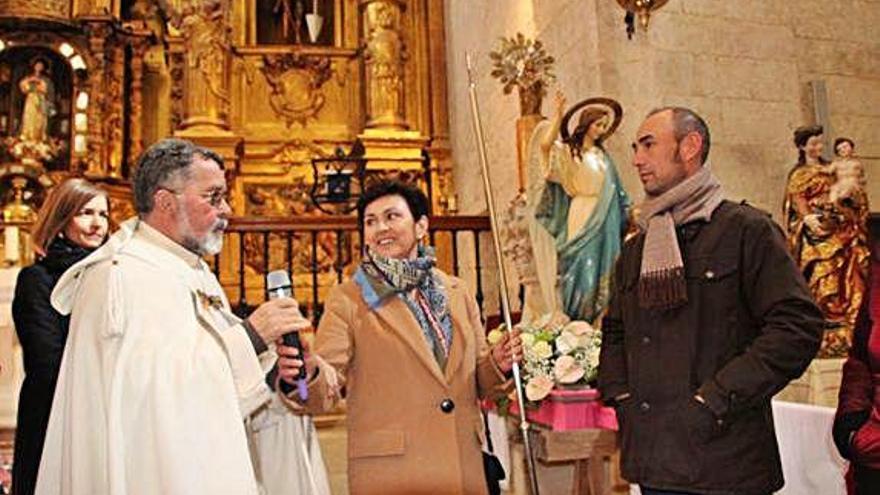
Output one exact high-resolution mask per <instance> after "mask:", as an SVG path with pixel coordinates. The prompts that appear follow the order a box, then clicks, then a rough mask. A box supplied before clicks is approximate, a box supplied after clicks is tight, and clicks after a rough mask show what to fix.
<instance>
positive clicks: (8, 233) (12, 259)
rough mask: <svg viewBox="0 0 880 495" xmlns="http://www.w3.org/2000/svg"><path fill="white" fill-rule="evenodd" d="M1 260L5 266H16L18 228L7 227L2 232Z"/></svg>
mask: <svg viewBox="0 0 880 495" xmlns="http://www.w3.org/2000/svg"><path fill="white" fill-rule="evenodd" d="M3 241H4V244H5V245H4V246H3V260H4V261H5V262H6V263H7V264H12V265H16V264H18V258H19V252H18V251H19V249H18V227H15V226H9V227H6V229H4V230H3Z"/></svg>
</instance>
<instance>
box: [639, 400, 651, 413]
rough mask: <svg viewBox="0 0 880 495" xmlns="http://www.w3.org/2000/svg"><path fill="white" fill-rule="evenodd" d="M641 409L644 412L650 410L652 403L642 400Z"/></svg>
mask: <svg viewBox="0 0 880 495" xmlns="http://www.w3.org/2000/svg"><path fill="white" fill-rule="evenodd" d="M639 409H640V410H641V411H642V412H648V411H650V410H651V404H648V403H647V402H642V403H641V404H639Z"/></svg>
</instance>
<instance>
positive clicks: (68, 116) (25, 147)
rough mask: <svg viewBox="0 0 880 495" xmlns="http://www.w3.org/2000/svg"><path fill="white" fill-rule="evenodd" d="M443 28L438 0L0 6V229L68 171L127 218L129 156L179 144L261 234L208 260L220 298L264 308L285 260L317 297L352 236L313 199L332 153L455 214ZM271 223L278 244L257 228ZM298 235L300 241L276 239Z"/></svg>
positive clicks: (132, 159)
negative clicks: (0, 212) (214, 171)
mask: <svg viewBox="0 0 880 495" xmlns="http://www.w3.org/2000/svg"><path fill="white" fill-rule="evenodd" d="M443 25H444V20H443V5H442V1H441V0H0V176H2V178H0V195H2V196H0V197H2V201H3V204H4V219H5V221H6V225H14V224H15V223H16V222H26V221H27V220H29V219H32V217H33V214H34V213H33V212H34V211H36V210H37V209H38V207H39V204H40V202H41V201H42V198H43V197H44V195H45V191H46V190H47V188H50V187H51V186H52V185H53V184H55V183H57V182H58V181H59V180H62V179H63V178H64V177H66V176H70V175H83V176H85V177H87V178H89V179H92V180H94V181H96V182H100V183H102V184H103V185H104V186H105V187H106V188H107V189H108V190H109V191H110V192H111V196H112V208H113V215H112V216H113V219H114V220H115V221H119V220H121V219H124V218H127V217H129V216H130V215H131V214H132V213H133V208H132V206H131V202H130V182H129V178H130V177H131V174H132V171H133V168H134V166H135V164H136V160H137V157H138V156H139V154H140V153H141V151H142V150H143V149H144V148H145V147H146V146H148V145H149V144H150V143H153V142H155V141H156V140H158V139H160V138H163V137H166V136H179V137H183V138H186V139H190V140H192V141H194V142H196V143H199V144H202V145H205V146H208V147H211V148H213V149H215V150H216V151H218V152H219V153H220V154H221V155H222V156H223V157H224V158H225V165H226V169H227V175H228V178H229V184H230V189H231V204H232V208H233V210H234V215H235V216H236V217H237V218H239V219H243V224H244V225H246V228H245V230H248V229H250V231H252V232H251V233H256V234H259V233H260V232H263V233H264V234H265V235H262V236H261V235H253V236H251V235H249V234H246V233H244V231H242V232H240V233H239V234H240V235H238V236H230V238H229V239H228V240H229V242H227V246H226V248H225V250H224V253H223V255H221V256H220V257H218V258H216V259H215V263H218V266H217V267H216V269H217V271H218V274H219V275H220V278H221V281H222V282H223V283H224V285H226V286H227V287H228V288H229V289H230V296H231V299H233V300H235V299H236V298H237V297H238V295H237V294H240V293H241V289H245V291H244V292H245V293H246V298H247V299H248V300H250V299H251V298H252V297H251V294H250V292H251V290H249V288H251V287H253V288H254V289H255V290H254V292H255V294H254V296H253V298H254V299H255V300H256V298H258V297H260V298H261V295H262V294H261V292H262V291H256V288H257V287H262V273H263V272H264V270H265V269H274V268H279V267H281V266H276V265H279V264H281V265H284V264H285V263H286V264H287V265H288V267H289V268H295V267H294V266H292V265H294V264H298V263H299V264H304V265H311V266H310V268H312V269H317V271H318V272H320V273H318V274H317V275H314V274H312V273H308V275H306V274H302V275H297V276H302V277H306V278H308V279H309V280H306V281H305V282H304V283H305V284H306V285H313V286H316V287H317V286H320V287H322V288H323V287H325V286H329V285H332V283H334V282H335V280H336V278H339V277H340V276H341V273H342V269H341V267H342V265H343V264H344V263H345V262H347V261H351V260H350V259H342V258H345V257H344V256H342V253H341V252H340V250H339V248H342V247H345V250H346V251H347V252H356V251H357V246H352V244H354V243H356V242H359V241H357V240H356V239H355V237H356V236H354V235H349V234H351V232H349V231H346V232H343V227H345V229H350V227H351V225H352V223H351V222H350V218H349V219H348V220H349V221H347V222H346V221H342V222H341V223H340V220H339V215H333V213H334V211H330V212H329V213H328V212H327V211H326V209H322V208H320V205H319V204H318V203H316V202H315V201H314V200H313V198H314V196H315V195H314V189H315V188H313V187H312V186H313V185H314V184H315V183H316V181H320V180H321V177H324V178H325V179H326V176H327V174H333V173H335V172H339V170H335V171H334V170H329V169H327V170H324V169H321V167H325V166H328V164H333V163H334V160H335V157H340V158H343V157H344V158H348V159H349V162H353V163H355V165H356V167H357V168H358V171H359V173H360V174H361V175H360V176H359V177H362V178H363V177H366V178H370V177H375V176H378V175H382V176H388V175H393V176H399V177H402V178H404V179H406V180H411V181H416V182H418V183H420V184H421V185H422V186H423V187H424V188H425V189H427V190H428V191H429V193H430V195H431V196H432V202H433V207H434V211H435V213H441V214H442V213H447V212H448V210H449V209H450V208H449V207H450V206H451V207H452V209H454V194H453V191H454V189H453V185H452V183H451V176H452V174H451V163H450V152H449V140H448V134H449V132H448V122H447V102H446V74H445V53H444V44H445V41H444V34H443V33H444V26H443ZM352 157H353V158H352ZM343 161H344V160H343ZM330 168H332V167H330ZM450 198H452V199H450ZM337 212H338V211H337ZM271 219H275V220H271ZM282 220H283V221H288V222H293V224H292V225H293V226H291V225H288V227H287V232H288V235H287V239H285V238H284V235H282V234H283V232H281V233H280V234H279V233H278V232H276V231H275V230H273V232H272V233H271V234H268V233H265V230H266V229H268V228H270V227H266V225H267V223H266V222H269V224H271V222H272V221H276V222H277V221H282ZM322 222H324V223H326V224H327V225H330V226H331V228H332V226H333V225H336V227H337V228H336V231H335V235H333V236H328V233H327V232H317V230H316V229H317V227H315V224H317V225H320V224H321V223H322ZM233 223H235V222H233ZM306 224H308V225H310V227H308V228H306V230H307V231H308V232H305V233H306V234H310V235H311V238H309V235H306V236H305V237H302V236H298V235H292V234H291V232H293V231H294V230H295V229H294V227H296V228H299V227H300V226H303V225H306ZM271 228H272V229H274V227H271ZM261 229H262V230H261ZM309 229H312V230H309ZM282 230H283V229H282ZM242 244H243V245H244V246H242ZM309 244H311V250H310V249H308V248H309ZM300 245H302V247H304V248H305V249H302V250H301V251H303V253H305V254H303V256H300V253H299V252H298V251H300V250H298V249H297V248H298V247H300ZM241 247H244V249H240V248H241ZM22 251H26V250H25V249H22ZM238 253H245V254H243V255H241V256H239V254H238ZM287 253H290V255H289V256H288V255H287ZM309 253H311V254H309ZM7 257H9V256H8V255H7ZM242 258H243V259H242ZM267 258H270V259H271V260H272V261H271V262H270V259H267ZM276 258H277V261H276ZM334 266H335V268H336V269H335V272H336V273H334V270H333V269H332V268H333V267H334ZM293 271H294V272H296V270H295V269H294V270H293ZM307 271H308V270H307ZM325 279H326V280H325ZM294 283H295V285H296V278H295V281H294ZM315 295H317V292H315ZM241 299H242V300H243V299H244V298H241Z"/></svg>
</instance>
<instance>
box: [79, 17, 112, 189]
mask: <svg viewBox="0 0 880 495" xmlns="http://www.w3.org/2000/svg"><path fill="white" fill-rule="evenodd" d="M87 31H88V33H89V50H90V51H91V53H92V60H93V66H92V67H91V68H89V93H90V95H89V96H90V98H91V100H92V102H91V104H90V105H89V110H88V122H89V134H88V135H89V142H88V150H89V152H88V155H87V156H86V170H85V174H86V175H87V176H89V177H101V176H103V175H104V163H106V161H105V156H106V154H105V151H106V150H105V148H104V125H103V122H104V108H105V105H106V101H107V94H106V91H105V88H104V72H105V71H106V68H107V65H106V59H105V57H106V53H105V52H106V40H107V38H108V37H109V36H110V33H111V29H110V27H109V26H108V25H107V24H105V23H102V22H96V23H93V24H90V25H88V27H87Z"/></svg>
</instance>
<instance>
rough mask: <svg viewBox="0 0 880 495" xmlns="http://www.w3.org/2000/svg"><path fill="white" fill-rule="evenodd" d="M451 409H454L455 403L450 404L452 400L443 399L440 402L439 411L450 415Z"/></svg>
mask: <svg viewBox="0 0 880 495" xmlns="http://www.w3.org/2000/svg"><path fill="white" fill-rule="evenodd" d="M453 409H455V402H452V399H443V401H442V402H440V410H441V411H443V412H445V413H446V414H449V413H451V412H452V410H453Z"/></svg>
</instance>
